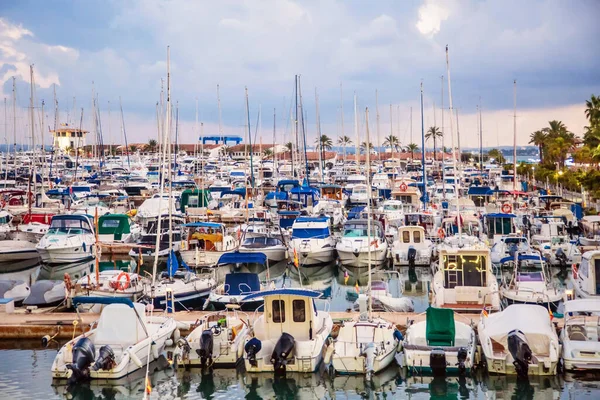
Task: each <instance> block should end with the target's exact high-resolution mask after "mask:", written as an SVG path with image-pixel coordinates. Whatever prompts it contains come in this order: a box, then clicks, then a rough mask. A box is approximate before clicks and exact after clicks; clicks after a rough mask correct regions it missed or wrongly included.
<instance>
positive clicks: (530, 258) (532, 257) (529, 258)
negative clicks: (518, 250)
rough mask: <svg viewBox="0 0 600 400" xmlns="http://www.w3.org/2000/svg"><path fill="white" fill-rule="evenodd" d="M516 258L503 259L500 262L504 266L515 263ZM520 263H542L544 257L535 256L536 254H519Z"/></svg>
mask: <svg viewBox="0 0 600 400" xmlns="http://www.w3.org/2000/svg"><path fill="white" fill-rule="evenodd" d="M514 260H515V258H514V257H511V256H508V257H504V258H503V259H501V260H500V264H504V263H507V262H510V261H514ZM519 261H539V262H542V257H541V256H539V255H534V254H519Z"/></svg>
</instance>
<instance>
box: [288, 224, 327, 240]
mask: <svg viewBox="0 0 600 400" xmlns="http://www.w3.org/2000/svg"><path fill="white" fill-rule="evenodd" d="M296 222H298V220H296ZM329 236H330V233H329V228H293V230H292V239H325V238H328V237H329Z"/></svg>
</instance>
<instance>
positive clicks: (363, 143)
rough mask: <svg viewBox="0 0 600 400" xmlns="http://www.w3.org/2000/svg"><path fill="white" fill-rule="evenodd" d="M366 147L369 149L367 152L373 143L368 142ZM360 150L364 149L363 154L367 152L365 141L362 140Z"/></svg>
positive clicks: (371, 148)
mask: <svg viewBox="0 0 600 400" xmlns="http://www.w3.org/2000/svg"><path fill="white" fill-rule="evenodd" d="M368 147H369V150H368V151H369V152H370V151H371V150H373V143H371V142H369V144H368ZM360 151H364V152H365V154H367V142H362V143H361V144H360Z"/></svg>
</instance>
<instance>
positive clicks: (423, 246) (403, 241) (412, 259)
mask: <svg viewBox="0 0 600 400" xmlns="http://www.w3.org/2000/svg"><path fill="white" fill-rule="evenodd" d="M392 246H393V247H392V259H393V261H394V265H401V266H404V265H408V266H411V267H414V266H417V265H421V266H429V265H431V259H432V257H433V251H434V245H433V242H432V241H431V240H429V239H426V238H425V228H423V227H422V226H418V225H417V226H411V225H409V226H399V227H398V235H397V238H396V240H395V241H394V243H393V244H392Z"/></svg>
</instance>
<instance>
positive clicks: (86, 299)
mask: <svg viewBox="0 0 600 400" xmlns="http://www.w3.org/2000/svg"><path fill="white" fill-rule="evenodd" d="M78 304H125V305H126V306H129V307H131V308H133V302H132V301H131V299H128V298H126V297H94V296H77V297H73V305H74V306H77V305H78Z"/></svg>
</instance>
